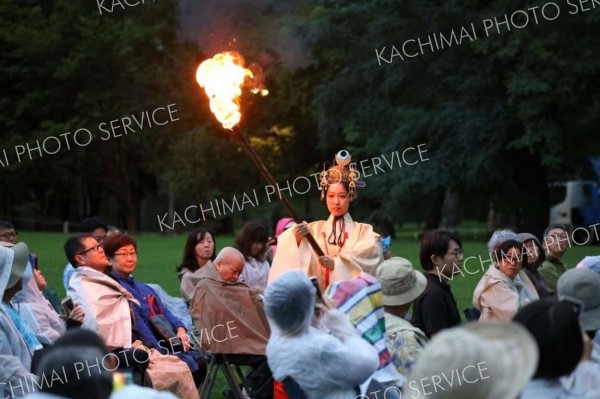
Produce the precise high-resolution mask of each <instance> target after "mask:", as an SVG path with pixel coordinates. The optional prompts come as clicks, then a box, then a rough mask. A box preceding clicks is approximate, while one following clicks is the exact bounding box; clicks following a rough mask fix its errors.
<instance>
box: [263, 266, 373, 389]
mask: <svg viewBox="0 0 600 399" xmlns="http://www.w3.org/2000/svg"><path fill="white" fill-rule="evenodd" d="M315 303H316V289H315V287H314V286H313V285H312V284H311V282H310V280H309V279H308V277H306V276H305V275H304V274H303V273H302V272H300V271H290V272H287V273H285V274H283V275H281V277H279V278H278V279H277V281H275V282H273V283H272V284H270V285H269V286H267V289H266V291H265V310H266V313H267V317H268V319H269V323H270V324H271V329H272V332H271V337H270V339H269V343H268V344H267V360H268V362H269V367H270V368H271V370H272V371H273V376H274V377H275V378H276V379H277V380H279V381H284V383H285V379H286V378H287V377H290V378H292V379H293V380H294V381H295V382H296V383H297V384H298V385H299V386H300V388H301V389H302V391H303V392H304V394H305V395H306V396H307V397H308V398H310V399H347V398H354V397H356V395H357V392H356V390H355V387H357V386H359V385H360V384H361V383H363V382H364V381H366V380H367V379H368V378H369V377H370V376H371V375H372V374H373V372H375V370H376V369H377V367H378V365H379V358H378V355H377V351H376V350H375V348H374V347H373V346H372V345H371V344H369V343H368V342H367V341H365V340H363V339H362V338H361V336H360V334H359V333H358V331H357V330H356V329H355V328H354V326H353V325H352V324H351V323H350V320H349V319H348V316H346V315H345V314H343V313H342V312H340V311H339V310H337V309H329V308H327V306H326V305H324V304H323V303H319V304H318V305H317V308H318V309H319V312H322V317H321V318H320V320H319V321H318V323H319V324H320V328H319V329H317V328H315V327H312V326H311V320H313V315H314V314H315Z"/></svg>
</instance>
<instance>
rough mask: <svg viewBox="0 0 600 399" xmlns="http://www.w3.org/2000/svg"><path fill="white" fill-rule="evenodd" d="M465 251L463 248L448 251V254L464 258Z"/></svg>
mask: <svg viewBox="0 0 600 399" xmlns="http://www.w3.org/2000/svg"><path fill="white" fill-rule="evenodd" d="M464 254H465V253H464V251H463V250H462V249H457V250H456V251H454V252H446V255H452V256H456V257H457V258H462V257H463V256H464Z"/></svg>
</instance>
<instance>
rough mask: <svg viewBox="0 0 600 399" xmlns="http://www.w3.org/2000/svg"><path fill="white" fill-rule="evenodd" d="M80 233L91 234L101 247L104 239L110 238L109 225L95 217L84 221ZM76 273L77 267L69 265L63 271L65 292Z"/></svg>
mask: <svg viewBox="0 0 600 399" xmlns="http://www.w3.org/2000/svg"><path fill="white" fill-rule="evenodd" d="M79 231H80V232H81V233H85V234H89V235H90V236H91V237H93V238H94V239H95V240H96V241H97V242H98V244H100V245H102V242H104V239H105V238H106V237H108V225H106V223H104V222H103V221H102V220H101V219H100V218H97V217H95V216H93V217H89V218H85V219H83V221H82V222H81V226H80V229H79ZM74 271H75V265H73V264H71V263H67V265H66V266H65V269H64V270H63V286H64V287H65V291H67V290H68V288H69V280H70V279H71V276H72V275H73V272H74Z"/></svg>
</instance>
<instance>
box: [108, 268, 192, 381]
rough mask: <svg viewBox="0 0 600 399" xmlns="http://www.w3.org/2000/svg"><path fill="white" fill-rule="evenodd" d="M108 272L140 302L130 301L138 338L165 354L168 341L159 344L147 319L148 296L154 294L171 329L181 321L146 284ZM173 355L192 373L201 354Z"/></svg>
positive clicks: (176, 326)
mask: <svg viewBox="0 0 600 399" xmlns="http://www.w3.org/2000/svg"><path fill="white" fill-rule="evenodd" d="M109 274H110V276H111V277H112V278H114V279H115V280H117V281H118V282H119V284H121V286H123V288H125V289H126V290H127V291H129V292H130V293H131V295H133V297H134V298H135V299H137V300H138V301H139V302H140V306H138V305H136V304H134V303H131V302H130V303H131V310H132V312H133V319H134V329H135V332H136V333H137V337H138V339H139V340H140V341H142V342H143V343H144V345H146V346H147V347H148V348H156V350H158V351H159V352H160V353H162V354H165V355H166V354H168V351H167V348H168V347H169V343H168V342H162V343H161V344H160V345H159V339H160V337H158V338H157V337H156V335H155V334H154V330H153V329H152V326H151V325H150V322H149V321H148V320H149V319H150V316H151V315H152V314H151V313H150V307H149V306H148V299H147V298H148V296H149V295H154V297H155V298H156V303H158V304H160V307H161V308H162V310H163V314H164V315H165V317H166V318H167V319H168V320H169V321H170V322H171V325H172V326H173V330H174V331H175V332H176V331H177V328H179V327H184V325H183V323H182V322H181V321H180V320H179V319H178V318H177V317H175V316H174V315H173V314H172V313H171V311H170V310H169V309H168V308H167V307H166V306H164V305H163V303H162V302H161V301H160V298H159V297H158V294H157V293H156V292H155V291H154V290H153V289H152V288H150V287H149V286H148V285H147V284H144V283H142V282H140V281H137V280H135V279H134V278H133V277H131V276H130V277H123V276H122V275H120V274H119V273H115V272H110V273H109ZM155 311H156V312H157V311H158V309H155ZM184 328H185V327H184ZM190 338H191V337H190ZM175 356H177V357H179V358H180V359H181V360H182V361H184V362H185V363H186V364H187V365H188V367H189V368H190V370H191V371H192V373H193V372H195V371H196V370H198V367H199V361H200V358H201V357H202V355H201V354H200V353H199V352H196V351H188V352H180V353H175Z"/></svg>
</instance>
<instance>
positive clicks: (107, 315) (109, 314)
mask: <svg viewBox="0 0 600 399" xmlns="http://www.w3.org/2000/svg"><path fill="white" fill-rule="evenodd" d="M65 254H66V256H67V259H69V262H70V263H71V264H72V265H73V266H74V267H75V272H74V273H73V275H72V276H71V279H70V281H69V287H68V290H67V295H69V296H70V297H71V298H72V299H73V303H75V304H76V305H80V306H81V307H82V309H83V313H84V314H85V317H84V319H83V327H84V328H88V329H90V330H93V331H96V332H97V333H98V334H100V336H101V337H102V338H103V339H104V341H105V342H106V345H107V346H108V347H109V348H111V349H115V348H125V349H128V348H131V344H132V334H131V332H132V323H131V314H130V311H129V303H128V301H133V302H136V303H137V301H136V300H135V299H134V298H133V296H132V295H131V294H130V293H129V292H128V291H127V290H125V289H124V288H123V287H121V285H120V284H119V283H118V282H116V281H115V280H113V279H112V278H110V277H109V276H107V275H106V274H105V273H104V272H105V271H106V270H107V268H108V259H107V257H106V255H105V254H104V250H103V249H102V247H101V246H100V245H99V244H98V241H96V239H95V238H94V237H92V236H89V235H85V234H80V235H77V236H75V237H71V238H69V239H68V240H67V242H66V243H65Z"/></svg>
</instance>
